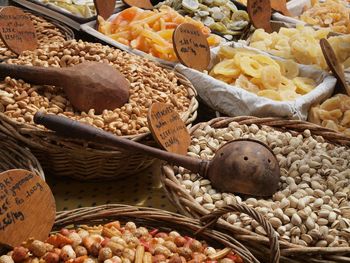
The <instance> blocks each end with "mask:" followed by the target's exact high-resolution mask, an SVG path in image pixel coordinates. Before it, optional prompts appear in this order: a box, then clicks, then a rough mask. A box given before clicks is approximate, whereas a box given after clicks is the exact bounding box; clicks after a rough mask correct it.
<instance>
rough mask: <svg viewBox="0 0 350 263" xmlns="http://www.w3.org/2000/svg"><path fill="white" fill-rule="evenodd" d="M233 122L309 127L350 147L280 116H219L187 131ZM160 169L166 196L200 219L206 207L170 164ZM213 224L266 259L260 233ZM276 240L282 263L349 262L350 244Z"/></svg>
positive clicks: (332, 133)
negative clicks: (313, 244) (308, 244)
mask: <svg viewBox="0 0 350 263" xmlns="http://www.w3.org/2000/svg"><path fill="white" fill-rule="evenodd" d="M233 121H235V122H238V123H239V124H247V125H250V124H256V125H267V126H271V127H273V128H275V129H278V130H282V131H289V132H291V133H292V134H298V133H300V132H303V131H304V130H305V129H309V130H310V131H311V133H312V134H313V135H321V136H323V137H324V138H325V139H326V140H328V141H330V142H333V143H336V144H342V145H347V146H350V137H349V136H346V135H343V134H341V133H338V132H336V131H333V130H330V129H327V128H323V127H320V126H318V125H316V124H312V123H309V122H305V121H299V120H285V119H280V118H257V117H249V116H243V117H233V118H227V117H220V118H216V119H213V120H211V121H209V122H207V123H199V124H197V125H195V126H194V127H192V129H191V130H190V132H191V133H193V132H194V131H195V130H196V129H198V128H199V127H203V126H205V125H210V126H212V127H214V128H224V127H227V126H228V124H229V123H231V122H233ZM162 170H163V173H162V178H161V179H162V184H163V186H164V188H165V190H166V193H167V195H168V198H169V199H170V200H171V201H172V203H173V204H174V205H175V206H176V207H177V208H178V210H179V211H180V212H181V213H183V214H185V215H187V216H192V217H194V218H200V217H202V216H204V215H207V214H208V213H209V211H208V210H206V209H205V208H203V207H202V206H201V205H200V204H198V203H197V202H196V201H195V200H194V198H193V197H192V196H191V195H190V194H189V193H188V192H186V191H185V189H183V187H182V186H181V185H180V183H179V181H178V180H177V178H176V177H175V172H174V169H173V167H172V166H170V165H164V166H163V169H162ZM227 212H229V211H228V210H227V209H221V210H218V211H217V212H214V213H211V214H210V215H207V216H205V217H204V219H206V220H209V221H210V220H213V219H215V220H216V219H217V218H219V217H220V216H221V215H223V214H225V213H227ZM216 226H217V227H218V229H219V230H221V231H226V232H227V233H230V234H232V235H233V237H234V238H236V239H237V240H239V241H241V242H242V243H243V244H245V245H246V246H247V247H249V248H250V249H251V251H252V252H253V253H254V255H255V256H257V257H258V258H262V259H266V255H267V253H268V245H269V242H268V239H267V238H266V237H264V236H259V235H258V234H256V233H254V232H251V231H249V230H245V229H242V228H238V227H236V226H234V225H232V224H229V223H228V222H226V221H225V220H222V219H220V220H219V221H218V224H217V225H216ZM279 243H280V248H281V262H286V263H294V262H319V263H326V262H350V248H349V247H346V248H339V247H337V248H336V247H303V246H299V245H294V244H292V243H289V242H286V241H280V242H279ZM291 256H292V257H291Z"/></svg>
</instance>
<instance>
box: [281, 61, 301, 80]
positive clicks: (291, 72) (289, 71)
mask: <svg viewBox="0 0 350 263" xmlns="http://www.w3.org/2000/svg"><path fill="white" fill-rule="evenodd" d="M278 64H279V65H280V67H281V69H282V68H283V70H281V72H282V75H283V76H285V77H287V78H289V79H293V78H295V77H297V76H299V66H298V64H297V63H295V62H294V61H293V60H283V61H278Z"/></svg>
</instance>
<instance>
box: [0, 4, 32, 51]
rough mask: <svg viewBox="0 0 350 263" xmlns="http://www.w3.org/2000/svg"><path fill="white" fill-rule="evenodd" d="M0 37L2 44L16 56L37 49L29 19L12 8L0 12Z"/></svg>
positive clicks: (17, 9)
mask: <svg viewBox="0 0 350 263" xmlns="http://www.w3.org/2000/svg"><path fill="white" fill-rule="evenodd" d="M0 36H1V39H2V41H3V42H4V44H5V45H6V46H7V47H8V48H9V49H10V50H12V51H13V52H14V53H16V54H17V55H19V54H21V53H22V52H23V51H25V50H31V51H32V50H35V49H36V48H37V47H38V39H37V36H36V32H35V28H34V25H33V23H32V21H31V20H30V17H29V16H28V15H26V14H25V13H24V12H23V11H22V10H21V9H19V8H17V7H14V6H8V7H3V8H2V9H1V10H0Z"/></svg>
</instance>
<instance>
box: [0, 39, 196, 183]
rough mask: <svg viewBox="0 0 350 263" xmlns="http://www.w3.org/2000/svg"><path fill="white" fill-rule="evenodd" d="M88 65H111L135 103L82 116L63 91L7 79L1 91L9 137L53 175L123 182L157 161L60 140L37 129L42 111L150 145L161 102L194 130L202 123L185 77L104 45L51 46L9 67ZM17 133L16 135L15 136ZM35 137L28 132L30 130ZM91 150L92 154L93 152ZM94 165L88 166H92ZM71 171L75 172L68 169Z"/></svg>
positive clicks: (2, 118)
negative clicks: (152, 119) (151, 118)
mask: <svg viewBox="0 0 350 263" xmlns="http://www.w3.org/2000/svg"><path fill="white" fill-rule="evenodd" d="M83 61H99V62H105V63H109V64H111V65H112V66H114V67H115V68H116V69H118V70H119V71H120V72H121V73H122V74H123V75H124V76H125V77H126V78H127V79H128V80H129V81H130V82H131V87H130V99H129V103H127V104H125V105H124V106H123V107H121V108H118V109H115V110H114V111H107V110H106V111H103V112H102V114H97V113H95V111H94V110H93V109H91V110H89V111H88V112H77V111H75V110H74V109H73V107H72V105H71V103H70V102H69V101H68V100H67V97H66V96H65V94H64V93H63V91H62V89H61V88H58V87H53V86H37V85H31V84H29V83H24V82H23V81H22V80H15V79H11V78H9V77H7V78H6V79H5V81H4V82H3V86H2V87H1V90H2V93H1V102H2V103H1V104H2V113H0V116H1V123H2V126H4V127H7V128H5V129H6V130H7V132H8V134H9V135H12V136H14V137H16V138H17V139H19V140H20V141H23V142H25V143H26V144H27V145H29V146H30V147H31V148H32V150H33V152H34V153H35V154H36V156H37V157H38V159H40V160H41V163H42V165H43V166H44V167H45V168H48V167H50V170H51V171H52V173H56V174H59V175H66V176H72V177H75V178H79V179H89V178H90V179H91V178H117V177H118V175H119V176H127V175H129V174H133V173H135V172H137V171H140V170H142V169H145V168H146V167H148V166H149V165H150V164H151V163H152V161H153V159H152V158H149V157H147V156H144V155H142V154H134V153H132V152H128V151H119V149H116V148H108V147H98V146H93V145H86V144H85V143H81V142H77V141H76V142H73V141H68V140H67V139H66V138H61V137H57V136H55V135H54V134H52V133H50V132H49V131H47V130H45V129H43V128H42V127H40V126H37V125H34V123H33V115H34V113H35V112H37V111H38V110H43V111H46V112H47V113H53V114H63V115H65V116H67V117H69V118H72V119H75V120H79V121H82V122H85V123H90V124H92V125H94V126H95V127H99V128H102V129H104V130H106V131H109V132H112V133H114V134H116V135H119V136H127V137H128V138H130V139H133V140H138V141H142V142H144V143H147V142H148V143H150V139H149V138H147V135H148V134H149V130H148V127H147V117H146V116H147V112H148V108H149V106H150V105H151V104H152V103H153V102H156V101H159V102H165V103H170V104H171V105H174V107H175V109H176V110H177V111H178V112H179V113H180V114H181V117H182V118H183V120H184V121H185V122H186V124H190V123H192V122H193V120H194V119H195V118H196V109H197V107H198V103H197V101H196V99H195V98H194V95H195V92H194V91H193V88H192V85H191V84H190V83H189V82H188V81H187V80H186V79H185V78H184V77H183V76H182V75H181V74H177V73H174V72H172V71H170V70H168V69H166V68H162V67H160V66H158V65H156V64H155V63H153V62H151V61H149V60H147V59H144V58H141V57H138V56H135V55H131V54H127V53H125V52H122V51H120V50H117V49H114V48H111V47H108V46H104V45H101V44H95V43H88V42H83V41H76V40H72V41H67V42H65V43H64V44H62V45H60V44H57V45H48V46H46V47H44V48H41V49H38V50H36V51H34V52H24V54H23V55H22V56H20V57H19V58H18V59H11V60H8V61H7V62H8V63H9V64H20V65H30V66H31V65H33V66H51V67H67V66H73V65H75V64H79V63H81V62H83ZM10 127H13V128H14V129H15V130H16V132H15V135H14V133H13V130H12V128H10ZM28 128H29V129H30V130H33V129H34V130H33V132H31V133H27V132H24V133H22V131H25V130H27V129H28ZM87 149H88V150H87ZM87 164H88V165H87ZM67 165H69V166H72V167H75V168H74V169H67Z"/></svg>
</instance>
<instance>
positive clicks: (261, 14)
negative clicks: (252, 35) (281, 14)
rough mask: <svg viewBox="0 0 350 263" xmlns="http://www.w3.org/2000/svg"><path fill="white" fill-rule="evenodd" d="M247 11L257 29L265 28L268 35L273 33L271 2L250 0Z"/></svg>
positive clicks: (268, 0) (267, 0)
mask: <svg viewBox="0 0 350 263" xmlns="http://www.w3.org/2000/svg"><path fill="white" fill-rule="evenodd" d="M247 11H248V14H249V19H250V21H252V24H253V25H254V27H255V28H263V29H264V30H265V31H266V32H268V33H271V32H272V29H271V24H270V19H271V15H272V10H271V4H270V0H248V2H247Z"/></svg>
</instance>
